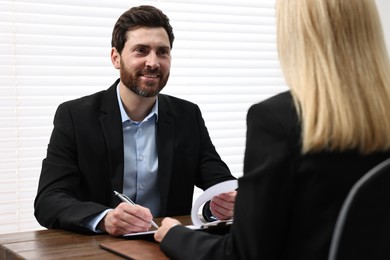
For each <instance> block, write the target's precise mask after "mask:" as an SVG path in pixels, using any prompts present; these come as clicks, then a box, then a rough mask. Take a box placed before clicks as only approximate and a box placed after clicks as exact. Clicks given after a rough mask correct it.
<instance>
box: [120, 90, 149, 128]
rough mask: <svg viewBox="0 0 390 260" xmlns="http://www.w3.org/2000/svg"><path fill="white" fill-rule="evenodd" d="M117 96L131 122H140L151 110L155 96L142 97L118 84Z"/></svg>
mask: <svg viewBox="0 0 390 260" xmlns="http://www.w3.org/2000/svg"><path fill="white" fill-rule="evenodd" d="M119 94H120V97H121V100H122V103H123V107H124V109H125V111H126V113H127V115H128V116H129V117H130V118H131V120H133V121H136V122H141V121H142V120H143V119H144V118H145V117H146V116H147V115H148V114H149V113H150V110H151V109H152V108H153V105H154V103H155V102H156V98H157V96H154V97H142V96H139V95H137V94H136V93H134V92H133V91H131V90H130V89H128V88H127V87H125V86H124V85H122V84H120V87H119Z"/></svg>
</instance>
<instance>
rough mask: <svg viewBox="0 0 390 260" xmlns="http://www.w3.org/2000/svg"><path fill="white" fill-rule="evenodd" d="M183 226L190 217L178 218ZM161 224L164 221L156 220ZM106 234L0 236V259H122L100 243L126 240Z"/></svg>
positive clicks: (52, 232) (49, 232) (56, 232)
mask: <svg viewBox="0 0 390 260" xmlns="http://www.w3.org/2000/svg"><path fill="white" fill-rule="evenodd" d="M176 218H177V219H179V220H180V221H181V222H182V223H183V224H184V225H190V224H191V218H190V217H189V216H182V217H176ZM156 223H157V224H158V225H160V223H161V219H156ZM124 240H126V239H124V238H122V237H113V236H110V235H107V234H98V235H83V234H77V233H72V232H69V231H64V230H55V229H51V230H38V231H30V232H20V233H11V234H2V235H0V259H2V260H3V259H4V260H8V259H42V260H45V259H64V258H68V259H123V258H122V257H120V256H119V255H116V254H113V253H111V252H109V251H107V250H104V249H102V248H100V246H99V245H100V243H108V242H114V241H124Z"/></svg>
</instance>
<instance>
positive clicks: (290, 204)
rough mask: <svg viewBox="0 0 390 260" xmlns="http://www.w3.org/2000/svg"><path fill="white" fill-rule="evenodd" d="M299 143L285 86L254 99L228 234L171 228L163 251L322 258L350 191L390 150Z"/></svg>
mask: <svg viewBox="0 0 390 260" xmlns="http://www.w3.org/2000/svg"><path fill="white" fill-rule="evenodd" d="M300 147H301V145H300V124H299V122H298V117H297V113H296V110H295V107H294V105H293V101H292V97H291V94H290V93H289V92H285V93H282V94H279V95H276V96H274V97H272V98H270V99H268V100H266V101H264V102H261V103H259V104H256V105H253V106H252V107H251V108H250V109H249V111H248V116H247V142H246V151H245V160H244V176H243V177H242V178H240V179H239V188H238V194H237V199H236V204H235V215H234V224H233V226H232V228H231V232H230V233H229V234H228V235H226V236H222V237H221V236H216V235H209V234H206V233H203V232H191V231H190V230H187V229H186V228H184V227H182V226H175V227H173V228H172V229H171V230H170V231H169V232H168V233H167V235H166V237H165V238H164V240H163V241H162V243H161V248H162V250H163V251H164V252H165V253H166V254H167V255H168V256H170V257H172V258H173V259H256V260H257V259H259V260H261V259H264V260H265V259H267V260H269V259H272V260H274V259H286V260H294V259H296V260H305V259H307V260H313V259H316V260H322V259H324V260H325V259H327V255H328V250H329V244H330V239H331V234H332V231H333V227H334V224H335V222H336V218H337V215H338V212H339V210H340V208H341V205H342V203H343V200H344V199H345V197H346V195H347V193H348V191H349V189H350V188H351V187H352V185H353V184H354V183H355V182H356V181H357V180H358V179H359V178H360V177H361V176H362V175H363V174H364V173H366V172H367V171H368V170H370V169H371V168H372V167H374V166H375V165H376V164H378V163H379V162H381V161H383V160H385V159H386V158H388V157H389V156H390V152H387V153H374V154H370V155H366V156H363V155H361V154H359V153H358V152H356V151H347V152H342V153H336V152H321V153H313V154H307V155H305V156H302V155H301V154H300Z"/></svg>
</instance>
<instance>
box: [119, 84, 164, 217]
mask: <svg viewBox="0 0 390 260" xmlns="http://www.w3.org/2000/svg"><path fill="white" fill-rule="evenodd" d="M117 95H118V102H119V108H120V111H121V117H122V126H123V145H124V150H123V152H124V159H125V161H124V165H125V167H124V178H123V193H124V194H126V195H127V196H128V197H130V198H131V199H132V200H133V201H134V202H135V203H136V204H139V205H142V206H144V207H146V208H149V209H150V211H151V212H152V215H153V216H158V214H159V212H160V193H159V189H158V185H157V170H158V156H157V146H156V123H157V120H158V109H157V108H158V99H157V100H156V103H155V104H154V106H153V108H152V110H151V111H150V113H149V115H148V116H146V117H145V119H144V120H142V122H135V121H133V120H131V119H130V118H129V116H128V115H127V113H126V111H125V109H124V107H123V104H122V102H121V99H120V95H119V85H118V87H117Z"/></svg>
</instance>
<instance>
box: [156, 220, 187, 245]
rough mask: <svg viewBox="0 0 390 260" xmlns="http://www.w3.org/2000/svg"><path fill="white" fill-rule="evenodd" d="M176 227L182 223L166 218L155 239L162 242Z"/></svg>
mask: <svg viewBox="0 0 390 260" xmlns="http://www.w3.org/2000/svg"><path fill="white" fill-rule="evenodd" d="M176 225H181V223H180V221H178V220H176V219H174V218H164V219H163V221H162V222H161V226H160V227H159V228H158V229H157V231H156V233H154V239H155V240H156V241H157V242H161V241H162V240H163V239H164V237H165V235H166V234H167V233H168V231H169V230H170V229H171V228H172V227H174V226H176Z"/></svg>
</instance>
